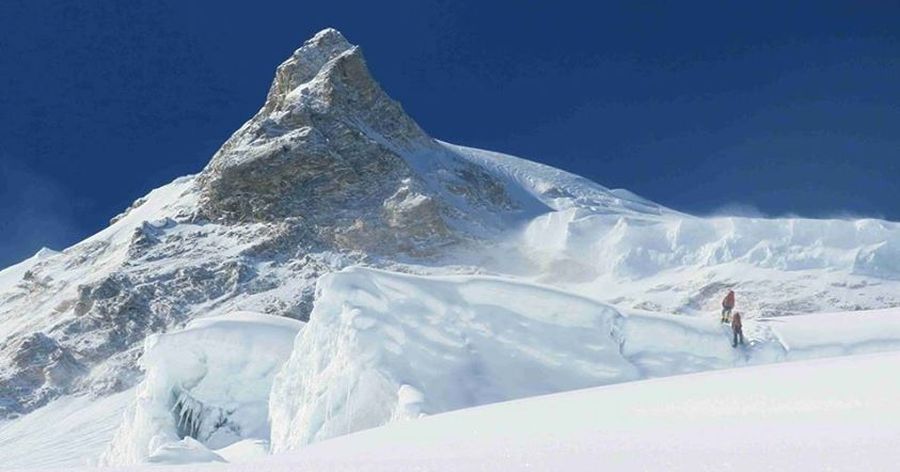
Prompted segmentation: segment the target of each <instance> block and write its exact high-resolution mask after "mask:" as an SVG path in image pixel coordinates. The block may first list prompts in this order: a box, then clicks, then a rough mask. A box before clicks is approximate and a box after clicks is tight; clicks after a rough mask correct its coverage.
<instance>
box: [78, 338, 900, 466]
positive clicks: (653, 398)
mask: <svg viewBox="0 0 900 472" xmlns="http://www.w3.org/2000/svg"><path fill="white" fill-rule="evenodd" d="M898 363H900V354H895V353H892V354H877V355H864V356H851V357H843V358H833V359H827V360H815V361H803V362H792V363H784V364H775V365H767V366H758V367H752V368H745V369H733V370H724V371H716V372H704V373H700V374H693V375H687V376H677V377H669V378H665V379H655V380H650V381H641V382H630V383H626V384H621V385H615V386H608V387H599V388H592V389H586V390H579V391H574V392H567V393H561V394H556V395H549V396H542V397H536V398H529V399H525V400H518V401H513V402H506V403H499V404H494V405H490V406H486V407H479V408H472V409H466V410H462V411H457V412H454V413H448V414H443V415H437V416H433V417H429V418H424V419H421V420H419V421H415V422H405V423H400V424H395V425H391V426H388V427H384V428H377V429H373V430H369V431H365V432H361V433H356V434H353V435H349V436H344V437H341V438H337V439H332V440H329V441H325V442H322V443H319V444H316V445H313V446H310V447H307V448H304V449H303V450H302V451H297V452H293V453H286V454H280V455H275V456H272V457H268V458H265V459H263V460H261V461H258V462H251V463H245V464H227V465H220V466H216V467H215V468H212V469H211V468H208V467H203V466H179V467H172V468H170V469H167V470H172V471H173V472H188V471H191V472H193V471H201V470H202V471H206V470H217V471H221V472H245V471H246V472H250V471H253V472H255V471H258V470H267V471H272V472H279V471H292V472H293V471H298V472H300V471H320V470H329V471H335V472H339V471H357V470H367V471H392V472H393V471H444V470H446V471H456V470H484V471H488V470H506V471H519V470H571V471H581V470H584V471H588V470H597V469H598V468H602V469H607V470H668V471H723V470H727V471H759V470H831V471H857V470H884V471H887V470H895V469H896V468H897V467H898V466H900V451H898V450H897V448H896V444H897V443H898V441H900V429H898V428H897V425H898V424H900V403H898V402H897V401H896V398H897V394H898V392H900V378H898V377H897V376H896V375H890V373H891V372H892V371H893V370H894V369H895V366H896V365H897V364H898ZM67 470H84V471H87V470H91V469H67ZM114 470H121V471H126V470H127V471H144V470H151V469H149V468H147V467H146V466H145V467H131V468H121V469H114ZM153 470H156V469H153Z"/></svg>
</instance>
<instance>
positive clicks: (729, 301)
mask: <svg viewBox="0 0 900 472" xmlns="http://www.w3.org/2000/svg"><path fill="white" fill-rule="evenodd" d="M733 309H734V290H729V291H728V295H725V299H724V300H722V323H728V320H729V319H731V310H733Z"/></svg>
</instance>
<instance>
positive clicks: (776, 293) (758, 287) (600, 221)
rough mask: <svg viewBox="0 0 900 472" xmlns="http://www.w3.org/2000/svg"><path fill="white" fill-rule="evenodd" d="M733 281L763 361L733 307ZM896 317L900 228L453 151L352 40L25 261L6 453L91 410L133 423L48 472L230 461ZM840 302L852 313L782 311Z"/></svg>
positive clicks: (11, 315)
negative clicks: (86, 462) (173, 171)
mask: <svg viewBox="0 0 900 472" xmlns="http://www.w3.org/2000/svg"><path fill="white" fill-rule="evenodd" d="M729 288H733V289H735V290H736V291H737V292H738V307H739V310H741V311H744V312H745V313H746V314H747V319H748V320H747V323H746V324H747V326H746V328H745V330H746V332H747V334H748V337H749V338H750V339H751V341H752V342H753V345H752V347H750V348H748V349H745V350H737V351H735V350H733V349H732V348H731V346H730V345H729V344H728V340H727V339H726V338H727V334H726V333H725V332H723V330H722V328H721V326H719V325H717V324H716V323H715V322H714V319H715V317H716V316H717V313H716V312H717V310H718V304H719V300H720V299H721V297H722V295H723V292H724V291H726V290H727V289H729ZM893 307H900V224H897V223H892V222H887V221H881V220H873V219H864V220H838V219H834V220H813V219H803V218H782V219H762V218H740V217H715V218H701V217H696V216H691V215H686V214H683V213H680V212H677V211H674V210H671V209H668V208H666V207H664V206H662V205H659V204H656V203H654V202H650V201H648V200H646V199H644V198H641V197H639V196H637V195H634V194H633V193H631V192H628V191H626V190H621V189H609V188H605V187H603V186H601V185H598V184H596V183H594V182H591V181H588V180H586V179H583V178H581V177H578V176H575V175H572V174H569V173H566V172H564V171H561V170H558V169H554V168H551V167H548V166H544V165H541V164H538V163H534V162H530V161H526V160H523V159H519V158H516V157H512V156H508V155H503V154H498V153H494V152H489V151H482V150H478V149H472V148H466V147H461V146H456V145H452V144H448V143H445V142H442V141H438V140H435V139H433V138H432V137H430V136H429V135H428V134H427V133H426V132H425V131H424V130H422V129H421V128H420V127H419V126H418V125H417V124H416V123H415V121H414V120H413V119H412V118H410V117H409V116H408V115H407V114H406V113H404V111H403V109H402V108H401V107H400V105H399V104H397V103H396V102H394V101H393V100H391V99H390V97H388V95H387V94H386V93H385V92H384V91H383V90H382V89H381V87H380V86H379V85H378V83H377V82H376V81H375V80H374V79H373V78H372V77H371V75H370V73H369V71H368V69H367V67H366V64H365V61H364V59H363V56H362V53H361V50H360V49H359V48H358V47H356V46H353V45H351V44H350V43H348V42H347V41H346V40H345V39H344V37H343V36H342V35H341V34H340V33H338V32H337V31H335V30H333V29H327V30H324V31H322V32H320V33H318V34H317V35H316V36H314V37H313V38H312V39H310V40H309V41H307V42H306V43H304V44H303V46H302V47H301V48H299V49H298V50H297V51H295V52H294V54H293V55H292V56H291V57H290V58H288V60H287V61H285V62H284V63H283V64H281V65H280V66H279V67H278V69H277V71H276V75H275V80H274V82H273V84H272V87H271V89H270V91H269V94H268V96H267V99H266V102H265V104H264V105H263V107H262V108H261V109H260V110H259V112H258V113H257V114H256V115H255V116H254V117H252V118H251V119H250V120H249V121H248V122H247V123H246V124H244V125H243V126H242V127H241V128H240V129H239V130H238V131H236V132H235V133H234V135H233V136H232V137H231V138H230V139H229V140H228V141H227V142H226V143H225V144H224V145H223V146H222V147H221V149H220V150H219V151H218V152H217V153H216V154H215V155H214V156H213V157H212V160H211V161H210V163H209V164H208V165H207V166H206V168H205V169H203V170H202V171H201V172H200V173H199V174H197V175H195V176H187V177H183V178H179V179H177V180H175V181H174V182H172V183H170V184H168V185H166V186H163V187H161V188H159V189H156V190H154V191H152V192H150V193H149V194H148V195H147V196H146V197H144V198H141V199H139V200H138V201H136V202H135V203H134V205H132V207H131V208H129V209H128V210H126V211H125V212H123V213H122V214H121V215H119V216H117V217H115V218H113V220H112V221H111V224H110V226H109V227H108V228H106V229H104V230H103V231H101V232H99V233H98V234H96V235H94V236H92V237H90V238H88V239H86V240H85V241H82V242H80V243H78V244H76V245H74V246H72V247H70V248H67V249H65V250H64V251H62V252H55V251H51V250H42V251H40V252H39V253H38V254H36V255H35V256H34V257H32V258H30V259H28V260H26V261H23V262H22V263H20V264H17V265H15V266H12V267H10V268H7V269H5V270H3V271H0V333H2V339H0V418H5V423H0V438H4V439H5V440H6V441H5V442H6V444H8V445H10V446H8V447H9V448H12V449H8V448H7V449H5V448H4V447H2V446H0V463H4V464H14V465H34V464H35V463H36V462H34V461H31V462H29V461H28V460H27V457H26V458H25V459H22V460H21V461H19V462H16V460H15V459H16V457H21V456H17V455H16V454H23V453H22V452H21V451H22V450H25V449H27V447H26V446H24V445H23V443H22V442H21V441H23V440H22V439H21V436H23V435H24V436H27V434H29V433H28V431H29V430H34V429H35V428H37V425H38V424H41V423H40V422H41V421H44V420H39V418H42V417H44V418H57V419H58V418H59V417H60V415H62V416H65V417H66V418H74V416H73V414H72V411H74V410H72V409H78V410H84V409H85V408H96V409H98V410H103V411H108V410H115V411H116V412H117V413H118V414H117V415H113V417H114V418H115V424H114V425H112V426H111V425H110V423H102V427H101V426H97V428H100V429H95V430H94V431H95V432H96V434H85V432H84V429H85V428H84V427H79V428H74V429H76V430H79V431H80V432H81V435H82V436H81V437H82V438H85V437H89V438H95V440H94V439H92V441H91V442H90V445H89V446H85V447H84V448H81V449H79V448H77V447H76V448H73V449H72V450H73V451H75V452H73V453H72V455H71V456H68V455H65V454H61V455H60V456H59V457H60V458H61V459H59V460H56V461H54V460H48V461H47V462H45V464H48V465H52V464H66V463H71V462H72V461H74V460H82V459H90V460H93V459H97V458H98V456H100V453H101V452H103V454H102V461H103V462H104V463H109V464H120V463H135V462H141V461H145V460H156V461H162V462H166V461H172V460H176V461H177V460H187V459H185V458H188V459H191V460H225V459H227V458H228V456H229V452H228V450H227V449H228V448H229V447H244V446H246V445H247V444H251V443H252V444H259V443H258V442H259V441H271V443H270V446H271V449H272V450H274V451H285V450H290V449H294V448H297V447H301V446H303V445H306V444H308V443H311V442H315V441H320V440H323V439H327V438H331V437H335V436H339V435H342V434H346V433H352V432H355V431H358V430H361V429H365V428H369V427H375V426H380V425H383V424H386V423H389V422H393V421H402V420H410V419H414V418H417V417H419V416H422V415H431V414H435V413H440V412H443V411H449V410H455V409H460V408H465V407H469V406H474V405H481V404H485V403H492V402H498V401H504V400H511V399H516V398H522V397H526V396H533V395H539V394H547V393H554V392H560V391H564V390H572V389H576V388H584V387H593V386H597V385H604V384H610V383H618V382H625V381H629V380H636V379H643V378H648V377H657V376H664V375H672V374H678V373H685V372H694V371H699V370H708V369H715V368H725V367H733V366H739V365H746V364H753V363H767V362H775V361H781V360H790V359H798V358H806V357H818V356H825V355H840V354H848V353H858V352H872V351H885V350H895V349H897V348H898V347H900V328H898V324H897V323H898V321H897V320H898V313H900V312H898V311H897V310H889V309H890V308H893ZM879 309H881V310H884V309H888V310H886V311H875V312H867V313H866V314H861V313H856V312H858V311H860V310H879ZM819 312H842V313H841V314H837V315H827V317H825V316H826V315H821V314H816V315H806V316H794V317H792V318H785V319H786V321H784V322H782V321H780V320H781V318H779V317H786V316H789V315H804V314H810V313H819ZM810 317H814V318H810ZM823 317H824V318H823ZM776 318H777V319H778V320H776ZM823 320H827V321H823ZM305 322H308V323H305ZM823 323H824V324H823ZM857 325H862V326H863V328H856V329H857V331H856V332H854V333H853V334H852V335H847V334H846V332H847V330H848V326H857ZM822 326H825V328H822ZM839 333H844V334H839ZM67 405H68V406H67ZM72 405H75V406H72ZM85 405H91V406H90V407H86V406H85ZM35 410H38V411H35ZM123 414H124V417H125V418H126V419H125V420H124V421H121V426H118V423H119V417H120V416H122V415H123ZM23 415H24V416H23ZM42 415H44V416H42ZM54 415H56V416H54ZM0 421H4V420H2V419H0ZM85 423H89V422H88V421H85ZM99 424H100V423H98V425H99ZM29 425H30V426H29ZM78 425H79V426H83V424H82V423H78ZM88 429H89V428H88ZM101 429H102V431H101ZM113 430H116V432H115V434H113V432H112V431H113ZM12 432H16V433H15V434H13V433H12ZM34 434H37V431H35V432H34ZM10 435H12V436H15V437H16V438H18V439H16V440H13V437H12V436H10ZM63 436H64V437H59V438H57V439H55V441H57V442H65V441H66V440H72V438H73V437H74V436H75V433H73V434H72V435H70V436H71V437H70V436H66V435H63ZM66 438H68V439H66ZM247 441H250V443H248V442H247ZM253 441H257V442H256V443H254V442H253ZM26 442H27V441H26ZM36 444H43V445H44V447H45V446H46V443H40V442H38V443H36ZM235 445H238V446H235ZM241 445H244V446H241ZM247 447H249V449H251V450H254V451H256V450H259V447H257V446H247ZM213 450H216V451H217V452H213ZM223 451H224V452H223ZM231 453H234V450H231ZM86 455H87V456H90V457H85V456H86ZM29 457H30V456H29ZM173 458H175V459H173ZM67 461H68V462H67Z"/></svg>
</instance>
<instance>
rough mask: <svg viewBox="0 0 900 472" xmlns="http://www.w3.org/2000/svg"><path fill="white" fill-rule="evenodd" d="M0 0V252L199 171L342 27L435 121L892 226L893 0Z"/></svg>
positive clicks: (670, 184) (638, 179)
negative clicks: (320, 35) (331, 30)
mask: <svg viewBox="0 0 900 472" xmlns="http://www.w3.org/2000/svg"><path fill="white" fill-rule="evenodd" d="M588 3H591V2H560V1H555V2H540V1H497V2H489V1H483V2H482V1H478V2H476V1H472V2H459V1H450V0H440V1H425V0H415V1H404V2H371V1H366V2H355V3H354V2H350V3H347V2H339V1H325V0H319V1H284V2H279V1H266V0H256V1H253V2H225V1H208V2H201V1H182V0H177V1H176V0H142V1H137V0H136V1H128V2H124V1H115V0H109V1H85V2H71V1H49V0H4V1H3V2H0V225H2V226H0V266H4V265H7V264H9V263H11V262H14V261H15V260H17V259H21V258H24V257H27V256H28V255H30V254H31V253H33V252H34V251H35V250H37V249H38V248H40V247H41V246H45V245H46V246H50V247H54V248H58V249H59V248H63V247H65V246H67V245H69V244H71V243H73V242H75V241H77V240H79V239H81V238H83V237H85V236H87V235H89V234H92V233H94V232H96V231H97V230H99V229H100V228H102V227H103V226H105V224H106V222H107V221H108V219H109V218H110V217H111V216H113V215H115V214H116V213H118V212H119V211H121V210H122V209H124V208H125V207H127V206H128V204H129V203H130V202H131V201H132V200H134V199H135V198H137V197H139V196H141V195H144V194H145V193H146V192H147V191H148V190H150V189H152V188H154V187H157V186H159V185H162V184H164V183H166V182H168V181H170V180H171V179H172V178H174V177H177V176H179V175H183V174H188V173H194V172H197V171H199V170H200V169H201V168H202V167H203V166H204V164H205V163H206V162H207V160H208V159H209V158H210V156H211V155H212V154H213V152H214V151H215V150H216V149H217V147H218V146H219V145H220V144H221V143H222V142H223V141H224V140H225V139H226V138H227V137H228V136H229V135H230V134H231V132H232V131H234V130H235V129H236V128H237V127H238V126H240V125H241V123H243V122H244V121H245V120H246V119H248V118H249V117H250V116H251V115H252V114H253V113H254V112H255V111H256V110H257V109H258V108H259V107H260V105H261V104H262V103H263V100H264V98H265V94H266V92H267V90H268V86H269V84H270V82H271V79H272V76H273V72H274V69H275V66H277V65H278V64H279V63H280V62H281V61H282V60H283V59H285V58H286V57H287V56H288V55H289V54H290V53H291V52H292V51H293V50H294V49H295V48H296V47H298V46H299V45H300V44H301V43H302V42H303V41H304V40H305V39H306V38H308V37H310V36H311V35H312V34H314V33H315V32H316V31H318V30H320V29H322V28H324V27H326V26H334V27H336V28H338V29H340V30H341V31H342V32H343V33H344V34H345V35H346V36H347V37H348V38H349V39H350V41H351V42H354V43H356V44H360V45H362V47H363V51H364V53H365V55H366V57H367V59H368V62H369V65H370V68H371V69H372V71H373V73H374V75H375V76H376V78H377V79H378V80H379V81H380V82H381V83H382V85H383V86H384V87H385V89H386V90H387V91H388V93H389V94H391V95H392V96H393V97H394V98H396V99H397V100H399V101H400V102H401V103H403V105H404V107H405V108H406V110H407V111H408V112H409V113H410V114H411V115H412V116H413V117H414V118H415V119H416V120H418V121H419V123H420V124H421V125H422V126H423V127H424V128H425V129H426V130H428V131H429V132H430V133H431V134H432V135H433V136H435V137H438V138H441V139H444V140H447V141H451V142H455V143H459V144H466V145H470V146H476V147H482V148H487V149H492V150H498V151H504V152H509V153H512V154H516V155H519V156H522V157H526V158H529V159H533V160H537V161H541V162H545V163H548V164H551V165H554V166H558V167H561V168H564V169H567V170H570V171H573V172H576V173H579V174H582V175H584V176H586V177H589V178H591V179H594V180H596V181H598V182H600V183H602V184H604V185H607V186H610V187H624V188H628V189H631V190H633V191H635V192H637V193H639V194H642V195H644V196H646V197H648V198H651V199H653V200H656V201H658V202H660V203H662V204H665V205H668V206H670V207H673V208H676V209H679V210H685V211H689V212H694V213H710V212H716V211H720V210H721V209H722V208H730V209H737V210H739V211H745V212H754V211H759V212H762V213H763V214H766V215H782V214H801V215H808V216H832V215H844V214H854V215H855V214H862V215H872V216H881V217H885V218H889V219H893V220H898V219H900V198H898V189H900V184H898V182H897V180H898V177H900V28H898V26H897V25H898V24H900V4H898V3H897V2H875V1H870V2H866V1H852V2H849V1H848V2H845V3H828V2H821V1H815V2H772V3H768V2H745V6H743V7H734V6H730V5H728V6H726V5H725V4H732V3H736V2H718V1H717V2H705V3H696V2H694V3H691V2H660V3H656V2H647V1H634V2H622V3H603V2H593V3H594V5H593V6H588V5H586V4H588Z"/></svg>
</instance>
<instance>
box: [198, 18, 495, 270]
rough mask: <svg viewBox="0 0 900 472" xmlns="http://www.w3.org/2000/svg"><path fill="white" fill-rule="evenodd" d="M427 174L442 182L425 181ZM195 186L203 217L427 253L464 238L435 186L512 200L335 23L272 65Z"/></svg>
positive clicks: (483, 200)
mask: <svg viewBox="0 0 900 472" xmlns="http://www.w3.org/2000/svg"><path fill="white" fill-rule="evenodd" d="M435 164H440V169H438V168H437V167H436V166H435ZM447 164H449V165H447ZM435 179H439V180H442V182H440V184H441V185H438V186H437V187H435V186H433V185H429V184H430V181H433V180H435ZM198 181H199V183H200V186H201V188H202V199H201V209H200V214H201V215H202V216H203V217H205V218H208V219H210V220H213V221H222V222H227V223H238V222H251V221H277V220H283V219H285V218H295V219H296V220H295V221H296V223H297V224H301V225H306V226H308V227H310V228H313V229H314V232H315V233H316V236H317V237H318V238H319V242H321V243H324V244H327V245H328V246H336V247H338V248H342V249H359V250H365V251H379V252H383V253H391V252H396V251H398V250H399V251H402V252H408V253H413V254H417V253H419V254H421V253H427V252H429V251H430V250H432V249H434V248H435V247H440V246H444V245H446V244H448V243H452V242H455V241H457V240H459V239H460V238H466V237H468V236H470V235H468V234H464V232H461V231H459V230H458V228H454V224H453V220H454V219H456V218H460V217H462V216H464V213H465V212H460V211H459V209H458V208H455V207H454V206H453V205H448V204H447V202H446V199H444V198H441V195H440V194H439V193H440V192H441V191H447V192H448V193H453V194H457V195H460V196H462V197H463V199H464V200H468V201H469V203H472V204H476V205H487V206H492V207H496V208H497V209H503V208H511V207H512V206H513V205H512V203H511V201H510V199H509V197H508V196H507V195H506V194H505V192H504V190H503V186H502V185H500V184H499V183H498V182H495V181H494V179H493V178H492V177H491V176H489V175H488V174H486V173H485V172H484V171H483V170H480V169H478V168H477V167H476V166H472V165H471V164H467V163H464V162H462V161H456V162H454V160H453V156H451V155H449V153H447V151H446V150H445V149H444V148H443V147H441V146H439V145H438V144H437V143H436V142H435V141H434V140H433V139H431V138H430V137H429V136H428V135H427V134H426V133H425V132H424V131H422V129H421V128H419V126H418V125H416V123H415V122H414V121H413V120H412V119H410V118H409V117H408V116H407V115H406V114H405V113H404V111H403V109H402V108H401V107H400V105H399V104H398V103H396V102H395V101H393V100H391V99H390V97H388V96H387V94H385V93H384V91H383V90H382V89H381V87H379V85H378V84H377V83H376V82H375V81H374V79H372V77H371V75H370V74H369V71H368V69H367V67H366V64H365V61H364V60H363V57H362V53H361V51H360V49H359V48H358V47H355V46H351V45H350V44H349V43H348V42H347V41H346V40H345V39H344V38H343V36H341V34H340V33H338V32H337V31H335V30H333V29H328V30H325V31H322V32H321V33H319V34H317V35H316V36H315V37H314V38H312V39H310V40H309V41H307V42H306V43H305V44H304V45H303V47H301V48H300V49H298V50H297V51H296V52H294V54H293V55H292V56H291V58H290V59H288V60H287V61H285V62H284V63H283V64H281V66H279V67H278V70H277V72H276V76H275V81H274V83H273V84H272V87H271V89H270V91H269V95H268V98H267V100H266V103H265V105H264V106H263V107H262V109H261V110H260V111H259V112H258V113H257V115H256V116H254V117H253V118H252V119H251V120H250V121H249V122H247V123H246V124H245V125H244V126H243V127H242V128H241V129H240V130H238V131H237V132H236V133H235V134H234V135H233V136H232V137H231V138H230V139H229V140H228V142H226V143H225V145H224V146H222V149H221V150H220V151H219V152H218V153H216V155H215V156H214V157H213V159H212V161H211V162H210V164H209V165H208V166H207V168H206V169H205V170H204V171H203V173H202V174H201V175H200V176H199V178H198Z"/></svg>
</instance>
